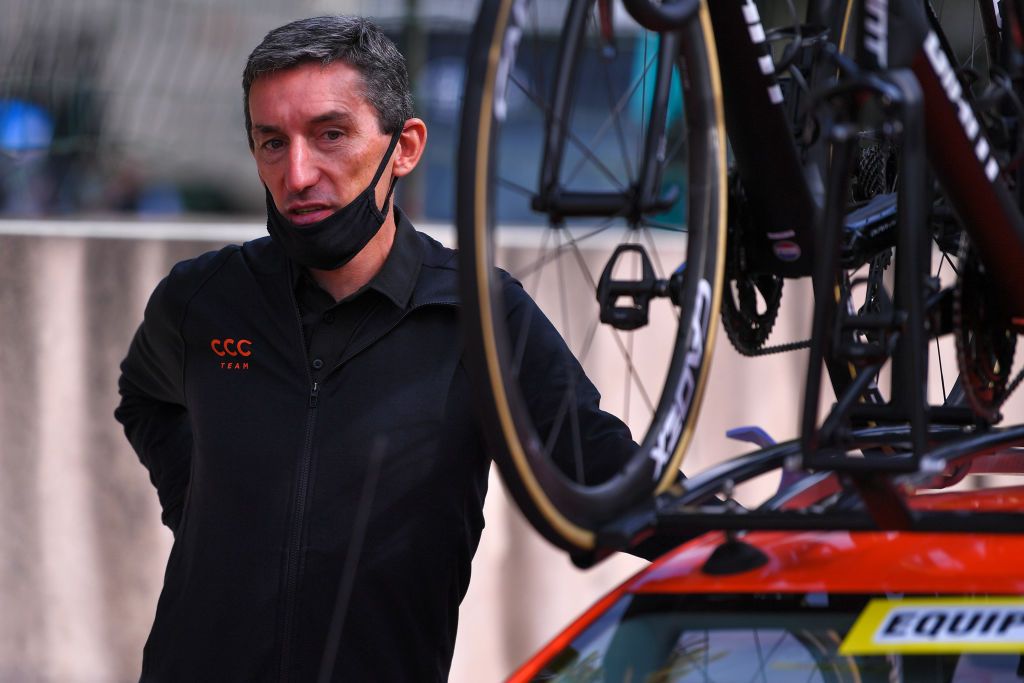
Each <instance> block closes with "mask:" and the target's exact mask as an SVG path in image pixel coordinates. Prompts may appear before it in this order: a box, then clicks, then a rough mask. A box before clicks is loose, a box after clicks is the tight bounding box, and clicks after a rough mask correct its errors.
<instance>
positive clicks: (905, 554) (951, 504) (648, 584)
mask: <svg viewBox="0 0 1024 683" xmlns="http://www.w3.org/2000/svg"><path fill="white" fill-rule="evenodd" d="M909 502H910V504H911V507H913V508H914V509H920V510H945V511H949V510H963V511H964V514H969V513H970V512H973V511H982V510H983V511H989V512H993V511H1011V510H1020V509H1022V508H1024V486H1017V487H1007V488H997V489H986V490H981V491H947V492H942V493H930V494H923V495H922V494H919V495H916V496H914V497H913V498H912V499H910V501H909ZM1021 531H1022V532H1024V529H1021ZM726 538H727V535H726V533H725V532H711V533H708V534H705V535H703V536H701V537H700V538H698V539H696V540H695V541H692V542H690V543H685V544H683V545H681V546H680V547H679V548H677V549H676V550H674V551H672V552H670V553H668V554H666V555H665V556H663V557H662V558H660V559H659V560H658V561H656V562H655V563H653V564H652V565H650V566H649V567H647V568H645V569H644V570H643V571H641V572H640V573H639V574H637V575H636V576H634V577H633V578H632V579H630V580H629V581H628V582H627V583H626V585H625V586H624V587H623V588H624V589H625V590H626V591H628V592H636V593H737V592H739V593H744V592H765V591H771V592H821V591H824V592H852V593H876V594H877V593H887V592H900V593H936V592H938V593H950V594H958V593H959V594H970V593H989V594H1021V593H1024V573H1022V572H1021V571H1020V561H1021V558H1024V533H1021V534H1020V535H1017V534H1012V533H923V532H908V531H813V530H811V531H752V532H749V533H747V534H744V535H742V536H741V537H740V538H741V539H742V541H743V542H744V543H746V544H748V545H751V546H754V547H756V548H757V549H758V550H760V551H761V552H762V553H764V555H765V556H766V557H767V562H765V563H764V564H763V565H761V566H759V567H755V568H752V569H749V570H746V571H736V572H734V573H727V574H713V573H708V572H706V571H704V570H703V568H704V566H705V564H706V563H707V561H708V559H709V557H710V556H711V554H712V552H714V551H715V549H716V548H718V547H719V546H720V545H722V543H723V542H725V541H726Z"/></svg>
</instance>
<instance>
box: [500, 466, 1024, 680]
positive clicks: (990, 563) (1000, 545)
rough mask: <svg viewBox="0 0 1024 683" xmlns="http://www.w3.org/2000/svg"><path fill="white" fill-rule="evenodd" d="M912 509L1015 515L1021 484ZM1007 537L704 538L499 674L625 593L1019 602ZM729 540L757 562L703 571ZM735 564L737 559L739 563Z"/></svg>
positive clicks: (530, 669) (543, 656)
mask: <svg viewBox="0 0 1024 683" xmlns="http://www.w3.org/2000/svg"><path fill="white" fill-rule="evenodd" d="M908 503H909V504H910V506H911V507H912V508H914V509H917V510H936V511H938V510H942V511H954V510H955V511H963V513H964V514H965V515H967V514H970V513H971V512H979V511H984V512H1002V511H1019V510H1021V509H1022V503H1024V486H1015V487H1005V488H991V489H984V490H963V491H943V492H940V493H921V492H918V493H916V494H914V495H912V496H911V497H909V498H908ZM1021 532H1022V533H1020V534H1015V533H969V532H956V533H941V532H919V531H899V530H886V531H841V530H832V531H820V530H801V531H751V532H748V533H744V534H739V535H736V534H729V533H726V532H723V531H711V532H708V533H705V534H703V535H701V536H699V537H698V538H696V539H694V540H692V541H689V542H687V543H683V544H682V545H680V546H679V547H678V548H676V549H675V550H673V551H670V552H669V553H667V554H665V555H663V556H662V557H660V558H659V559H657V560H655V561H654V562H653V563H652V564H651V565H649V566H647V567H645V568H644V569H642V570H641V571H640V572H638V573H637V574H635V575H634V576H633V577H631V578H629V579H627V580H626V581H625V582H623V583H622V584H621V585H619V586H618V587H617V588H616V589H615V590H613V591H611V592H609V593H608V594H606V595H605V596H603V597H602V598H601V599H600V600H598V601H597V602H596V603H595V604H593V605H592V606H591V607H590V608H589V609H588V610H587V611H586V612H585V613H584V614H582V615H581V616H580V617H579V618H578V619H576V620H575V621H574V622H573V623H572V624H570V625H569V626H568V627H567V628H566V629H565V630H563V631H562V632H561V633H560V634H558V635H557V636H556V637H555V638H554V639H552V640H551V641H550V642H549V643H547V645H546V646H545V647H543V648H542V649H541V650H540V651H539V652H538V653H537V654H536V655H535V656H534V657H532V658H531V659H530V660H529V661H527V662H526V663H525V664H524V665H523V666H522V667H521V668H520V669H519V670H518V671H516V672H515V673H514V674H513V675H512V676H510V677H509V679H508V681H509V682H510V683H513V682H514V683H519V682H520V681H528V680H532V678H533V676H535V675H536V674H537V673H538V672H539V671H540V668H541V666H542V665H543V663H544V662H546V661H547V660H548V659H549V658H550V657H552V656H553V655H554V654H555V653H557V652H559V651H561V650H562V649H563V648H565V647H567V646H568V645H569V644H570V643H571V642H573V640H574V639H575V638H576V637H578V636H579V635H580V633H581V632H582V631H583V630H584V629H585V628H586V627H587V626H589V625H590V624H591V623H593V622H594V620H596V619H597V618H598V617H599V616H600V615H602V614H604V613H605V612H606V611H607V610H608V609H610V608H611V607H612V606H613V605H615V604H616V603H617V602H619V600H620V599H622V598H623V597H624V596H626V595H641V594H668V595H686V594H692V595H700V594H704V595H708V594H717V595H744V594H746V595H756V594H765V593H772V594H775V593H832V594H836V593H852V594H868V595H893V594H904V595H908V594H909V595H934V594H939V595H944V596H969V595H979V594H980V595H990V596H1003V595H1005V596H1010V595H1014V596H1019V595H1022V594H1024V572H1021V571H1020V561H1021V558H1024V529H1021ZM730 540H740V541H742V543H743V544H745V545H747V546H753V547H754V548H756V549H757V550H759V551H760V552H761V553H763V554H764V557H765V558H767V561H766V562H764V563H763V564H760V565H759V566H756V567H752V568H749V569H746V570H743V569H742V567H740V568H739V569H738V570H737V571H734V572H732V573H709V572H708V571H705V566H706V565H707V563H708V560H709V559H710V558H711V557H712V554H713V553H714V552H715V551H716V549H718V548H720V547H721V546H723V544H725V543H727V542H729V541H730ZM739 564H740V565H742V562H740V563H739Z"/></svg>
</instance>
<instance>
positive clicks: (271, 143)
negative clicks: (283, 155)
mask: <svg viewBox="0 0 1024 683" xmlns="http://www.w3.org/2000/svg"><path fill="white" fill-rule="evenodd" d="M283 146H284V142H282V141H281V140H278V139H277V138H271V139H269V140H267V141H266V142H264V143H263V144H262V145H261V147H263V149H265V150H268V151H274V150H278V149H281V148H282V147H283Z"/></svg>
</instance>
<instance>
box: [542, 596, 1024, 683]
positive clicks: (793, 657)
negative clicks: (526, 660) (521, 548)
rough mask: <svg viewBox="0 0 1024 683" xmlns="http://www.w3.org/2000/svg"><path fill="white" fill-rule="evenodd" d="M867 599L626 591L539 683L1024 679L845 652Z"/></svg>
mask: <svg viewBox="0 0 1024 683" xmlns="http://www.w3.org/2000/svg"><path fill="white" fill-rule="evenodd" d="M872 597H878V596H869V595H826V594H823V593H809V594H766V595H757V596H751V595H731V596H730V595H707V596H694V595H686V596H679V595H647V594H642V595H629V596H626V597H624V598H622V599H621V600H619V601H618V602H617V603H616V604H615V605H614V606H612V608H611V609H609V610H608V611H607V612H605V613H604V614H603V615H602V616H601V617H600V618H598V619H597V620H596V621H595V622H594V623H592V624H591V625H590V626H589V627H588V628H587V629H585V630H584V631H583V632H582V633H581V634H580V635H579V636H578V637H577V638H576V639H575V640H574V641H573V642H572V643H571V644H570V645H569V646H568V647H567V648H565V649H564V650H562V651H561V652H558V653H557V654H555V656H554V657H553V658H551V660H550V661H548V663H547V664H546V665H545V667H544V669H543V670H542V671H541V672H540V673H539V674H538V675H537V676H536V677H535V678H534V679H533V680H536V681H565V682H570V681H571V682H573V683H584V682H586V683H598V682H605V681H607V682H611V681H615V682H616V683H618V682H624V681H628V682H629V683H683V682H686V683H689V682H694V683H697V682H699V683H717V682H722V683H746V682H748V681H749V682H750V683H783V682H785V683H816V682H820V683H845V682H846V681H851V682H859V683H897V682H900V683H902V682H905V683H918V682H922V683H929V682H932V681H935V682H941V683H947V682H950V681H957V682H958V683H959V682H960V681H968V682H971V683H988V682H990V681H992V682H995V681H1024V663H1022V659H1021V656H1020V655H1018V654H977V653H974V654H967V653H959V654H928V655H921V654H914V655H911V654H899V653H895V652H893V653H889V654H872V655H843V654H840V653H839V650H840V645H841V644H842V643H843V640H844V638H845V637H846V635H847V633H848V632H849V630H850V628H851V627H852V626H853V624H854V622H855V621H856V620H857V617H858V615H859V614H860V613H861V611H862V610H863V609H864V607H865V606H866V605H867V604H868V601H869V600H870V599H871V598H872Z"/></svg>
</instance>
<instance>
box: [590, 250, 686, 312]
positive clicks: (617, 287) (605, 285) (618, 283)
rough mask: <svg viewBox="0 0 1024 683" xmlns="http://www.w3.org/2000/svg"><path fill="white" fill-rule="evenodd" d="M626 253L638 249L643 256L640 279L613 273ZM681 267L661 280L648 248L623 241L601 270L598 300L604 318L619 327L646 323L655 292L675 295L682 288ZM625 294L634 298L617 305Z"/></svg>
mask: <svg viewBox="0 0 1024 683" xmlns="http://www.w3.org/2000/svg"><path fill="white" fill-rule="evenodd" d="M626 253H635V254H637V255H638V257H639V259H640V271H641V276H640V278H639V279H631V280H617V279H614V278H613V277H612V273H613V271H614V270H615V266H616V264H617V263H618V261H619V259H620V258H621V257H622V256H623V254H626ZM681 279H682V270H681V269H680V270H679V271H677V273H676V274H674V275H673V276H672V279H671V280H659V279H657V277H655V275H654V267H653V266H652V265H651V259H650V257H649V256H648V255H647V250H645V249H644V248H643V246H642V245H639V244H620V245H619V246H618V247H616V248H615V251H614V252H612V255H611V258H609V259H608V264H607V265H606V266H605V267H604V271H602V273H601V279H600V280H599V281H598V284H597V302H598V304H600V306H601V322H602V323H605V324H606V325H611V326H612V327H614V328H615V329H617V330H636V329H639V328H641V327H643V326H645V325H646V324H647V322H648V320H649V319H650V303H651V298H653V297H656V296H668V297H671V298H673V300H674V299H675V298H677V297H676V295H675V292H677V291H678V290H679V289H680V285H681ZM622 297H628V298H629V299H631V300H632V305H625V306H617V305H616V302H618V300H619V299H620V298H622Z"/></svg>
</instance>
